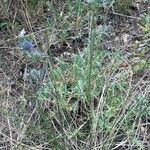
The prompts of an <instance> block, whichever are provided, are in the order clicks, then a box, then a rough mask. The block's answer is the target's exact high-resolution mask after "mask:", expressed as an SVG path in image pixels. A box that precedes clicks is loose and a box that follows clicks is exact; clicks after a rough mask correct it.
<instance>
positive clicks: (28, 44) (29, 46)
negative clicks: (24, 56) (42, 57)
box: [21, 40, 36, 52]
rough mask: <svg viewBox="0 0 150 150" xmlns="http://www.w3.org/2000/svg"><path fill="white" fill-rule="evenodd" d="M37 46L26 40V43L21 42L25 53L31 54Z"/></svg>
mask: <svg viewBox="0 0 150 150" xmlns="http://www.w3.org/2000/svg"><path fill="white" fill-rule="evenodd" d="M35 46H36V45H35V44H33V43H32V42H31V41H27V40H25V41H23V42H21V49H22V50H23V51H24V52H31V51H32V50H33V48H34V47H35Z"/></svg>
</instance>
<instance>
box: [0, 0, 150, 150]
mask: <svg viewBox="0 0 150 150" xmlns="http://www.w3.org/2000/svg"><path fill="white" fill-rule="evenodd" d="M41 1H42V0H41ZM41 1H40V2H41ZM42 2H43V5H44V3H45V2H46V6H47V8H48V12H49V13H50V14H51V18H50V21H49V20H48V19H46V21H44V22H42V25H41V24H40V27H44V29H45V30H44V32H43V33H42V34H41V35H40V34H38V33H36V32H35V34H34V35H32V36H31V39H32V38H33V41H34V40H35V41H36V42H37V43H40V44H43V45H44V46H43V47H45V48H46V49H47V51H48V53H49V54H50V55H49V56H48V57H44V58H41V57H37V58H34V57H33V56H32V55H21V54H19V51H17V50H15V51H14V52H15V56H16V58H17V60H18V61H19V63H20V64H23V65H24V66H25V72H26V74H24V81H20V80H19V79H17V77H16V78H15V83H16V85H17V86H18V87H19V88H20V90H18V89H17V90H18V91H17V92H18V93H17V94H18V95H17V94H16V95H15V96H14V97H13V96H12V95H11V94H10V91H9V90H10V89H9V87H7V88H6V89H5V90H3V92H2V94H3V95H4V96H3V99H5V101H3V102H2V103H4V104H3V107H2V108H0V113H1V116H2V117H4V118H6V122H7V125H5V122H3V123H4V124H3V126H5V128H6V129H5V128H4V129H5V131H3V129H2V130H1V128H0V134H2V136H3V137H4V139H5V138H7V139H8V143H7V144H6V146H8V147H9V148H10V149H17V150H26V149H27V150H28V149H29V150H33V149H35V150H38V149H39V150H40V149H56V150H57V149H58V150H62V149H64V150H70V149H73V150H74V149H79V150H84V149H89V150H91V149H102V150H110V149H112V150H115V149H121V148H122V149H124V148H125V149H140V150H142V149H143V150H144V149H145V145H144V142H143V141H149V139H148V136H147V135H146V132H147V130H148V129H149V126H148V122H149V116H150V106H149V90H150V89H149V81H145V82H144V80H143V77H142V78H138V77H137V76H136V73H135V70H134V68H133V66H131V65H130V62H129V61H130V60H129V59H128V56H127V54H126V53H124V52H123V51H121V50H119V49H114V50H113V51H109V50H106V49H102V48H101V40H102V39H103V38H104V35H105V34H107V30H106V31H103V30H102V31H101V30H98V29H97V28H96V27H97V25H96V24H97V21H98V19H99V17H101V18H100V19H101V20H103V19H104V18H103V17H104V16H101V15H100V14H99V13H101V11H102V7H103V5H100V6H99V5H98V4H97V3H94V4H88V3H84V2H81V1H80V0H78V1H77V2H72V1H70V0H67V1H66V2H65V3H63V2H61V1H59V2H56V1H53V2H51V3H50V2H48V1H42ZM29 4H30V5H31V8H32V7H33V6H34V7H36V6H38V2H37V1H35V0H32V1H29ZM31 8H30V7H29V8H28V9H29V10H30V9H31ZM115 9H117V7H116V8H115ZM32 11H34V10H32ZM104 20H105V19H104ZM31 22H32V21H31ZM103 23H105V21H104V22H103ZM4 25H5V24H4ZM1 26H3V24H1ZM104 26H105V25H104ZM106 27H107V26H106ZM41 30H42V29H41ZM68 31H69V32H68ZM70 34H71V35H70ZM38 38H39V39H38ZM76 38H80V39H82V38H83V40H84V42H85V45H83V48H82V49H80V48H79V49H78V50H76V51H75V53H74V49H73V47H74V45H73V44H72V45H71V48H70V49H69V50H68V51H67V52H65V53H62V54H60V53H61V52H59V50H58V52H57V55H55V56H54V55H53V53H55V51H52V48H51V45H54V46H56V45H57V46H58V47H56V49H55V50H57V49H59V46H60V47H61V46H62V45H63V43H65V44H66V43H67V44H68V46H70V45H69V44H70V43H71V41H72V40H73V39H76ZM43 39H44V40H43ZM17 40H18V39H17ZM45 41H46V42H45ZM42 42H43V43H42ZM40 48H42V46H41V47H40ZM65 48H66V47H63V49H61V50H62V51H63V50H64V49H65ZM42 50H45V49H42ZM13 57H14V56H13ZM3 61H5V58H3ZM15 63H17V64H19V63H18V62H17V61H16V62H15ZM145 63H146V62H145ZM20 64H19V65H20ZM146 64H147V63H146ZM147 65H148V64H147ZM39 66H40V67H39ZM142 67H143V66H141V68H142ZM147 68H148V66H146V67H144V69H147ZM144 69H143V68H142V69H140V71H141V70H142V71H143V70H144ZM16 76H17V75H16ZM137 80H138V81H137ZM142 81H143V82H144V83H143V82H142ZM5 103H7V105H8V106H7V107H6V105H5ZM141 134H144V138H145V139H143V140H141V139H140V138H141V137H140V136H141ZM4 141H5V140H3V141H2V142H3V143H4ZM4 145H5V143H4Z"/></svg>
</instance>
